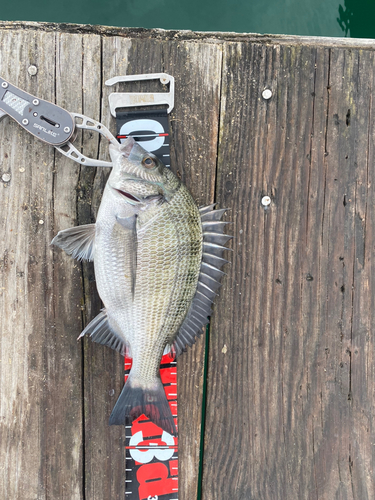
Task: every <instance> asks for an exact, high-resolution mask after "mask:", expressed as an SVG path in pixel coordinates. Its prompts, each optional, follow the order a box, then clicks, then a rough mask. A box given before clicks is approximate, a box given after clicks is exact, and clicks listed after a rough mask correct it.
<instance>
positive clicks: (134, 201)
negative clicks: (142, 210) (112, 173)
mask: <svg viewBox="0 0 375 500" xmlns="http://www.w3.org/2000/svg"><path fill="white" fill-rule="evenodd" d="M114 189H115V191H117V192H118V193H120V194H121V195H122V196H124V197H125V198H127V199H128V200H129V201H130V202H132V203H140V202H141V200H140V199H139V198H136V197H135V196H134V195H132V194H130V193H127V192H126V191H122V190H121V189H117V188H114Z"/></svg>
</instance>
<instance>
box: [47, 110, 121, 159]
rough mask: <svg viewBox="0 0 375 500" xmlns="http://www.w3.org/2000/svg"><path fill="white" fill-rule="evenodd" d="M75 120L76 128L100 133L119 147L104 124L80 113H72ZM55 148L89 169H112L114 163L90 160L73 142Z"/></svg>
mask: <svg viewBox="0 0 375 500" xmlns="http://www.w3.org/2000/svg"><path fill="white" fill-rule="evenodd" d="M70 114H71V116H72V117H73V119H74V123H75V126H76V128H80V129H83V130H92V131H94V132H98V133H99V134H101V135H103V136H104V137H105V138H106V139H108V141H109V142H111V143H112V144H115V145H117V146H118V141H117V140H116V138H115V137H114V136H113V135H112V133H111V132H110V131H109V130H108V129H107V127H105V126H104V125H103V124H102V123H100V122H97V121H96V120H93V119H92V118H88V117H87V116H84V115H80V114H78V113H70ZM55 148H56V149H57V150H58V151H60V153H61V154H63V155H64V156H66V157H67V158H70V159H71V160H73V161H76V162H77V163H81V164H82V165H86V166H87V167H109V168H110V167H112V163H111V162H109V161H103V160H95V159H93V158H89V157H88V156H85V155H83V154H82V153H80V152H79V151H78V149H77V148H76V147H74V146H73V144H72V143H71V142H67V143H66V144H64V145H63V146H61V147H57V146H55Z"/></svg>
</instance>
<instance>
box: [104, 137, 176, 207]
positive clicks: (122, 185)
mask: <svg viewBox="0 0 375 500" xmlns="http://www.w3.org/2000/svg"><path fill="white" fill-rule="evenodd" d="M109 153H110V155H111V160H112V165H113V168H112V172H111V175H110V176H109V179H108V184H109V186H110V187H111V188H112V189H114V190H116V191H117V192H118V193H119V194H122V195H123V196H124V197H125V198H126V201H127V202H128V203H130V204H136V203H147V202H148V201H150V202H151V201H155V199H159V200H160V201H162V202H164V201H169V200H170V199H171V198H172V197H173V195H174V193H175V192H176V191H177V189H178V187H179V185H180V181H179V180H178V179H177V177H176V176H175V175H174V174H173V173H172V172H171V171H170V170H169V169H168V168H167V167H166V166H165V165H164V164H163V163H162V162H161V161H160V160H159V159H158V158H157V157H156V156H155V155H154V154H152V153H149V152H148V151H146V150H145V149H144V148H142V146H140V145H139V144H138V143H137V142H135V140H134V139H133V138H132V137H128V138H127V139H125V141H124V142H123V143H122V144H118V146H117V145H114V144H111V145H110V146H109Z"/></svg>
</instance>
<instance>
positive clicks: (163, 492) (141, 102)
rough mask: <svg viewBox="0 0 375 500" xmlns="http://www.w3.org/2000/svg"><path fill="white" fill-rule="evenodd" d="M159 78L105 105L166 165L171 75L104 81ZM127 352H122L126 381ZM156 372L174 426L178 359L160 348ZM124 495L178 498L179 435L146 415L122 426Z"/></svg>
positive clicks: (147, 499) (133, 499)
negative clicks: (149, 90)
mask: <svg viewBox="0 0 375 500" xmlns="http://www.w3.org/2000/svg"><path fill="white" fill-rule="evenodd" d="M153 79H160V81H161V82H162V83H169V92H168V93H159V94H156V93H154V94H145V93H143V94H139V93H127V94H123V93H115V94H111V95H110V96H109V103H110V109H111V113H112V115H113V116H115V118H116V126H117V136H116V137H117V139H118V140H119V141H120V142H122V140H124V139H126V138H127V137H129V136H132V137H134V139H135V140H136V141H137V142H139V144H140V145H141V146H142V147H143V148H144V149H146V150H147V151H149V152H151V153H153V154H155V155H156V156H157V157H158V158H159V159H160V160H161V161H162V162H163V163H164V165H165V166H167V167H169V166H170V142H169V121H168V113H169V112H170V111H171V110H172V108H173V104H174V95H173V94H174V80H173V77H171V76H169V75H165V74H161V75H160V74H158V75H134V76H129V75H128V76H126V77H115V78H112V79H111V80H109V81H108V82H106V84H109V85H113V84H114V83H118V82H121V81H137V80H153ZM154 104H167V105H168V110H167V109H161V110H150V109H148V110H141V111H139V110H137V111H128V110H127V111H119V109H120V108H128V107H129V106H150V105H154ZM131 366H132V358H130V357H129V356H127V355H126V356H125V382H126V380H127V378H128V376H129V373H130V369H131ZM160 377H161V381H162V383H163V387H164V390H165V393H166V396H167V400H168V402H169V406H170V409H171V412H172V415H173V418H174V423H175V426H176V429H177V428H178V427H177V363H176V360H175V357H174V354H172V353H170V354H164V355H163V357H162V359H161V364H160ZM125 436H126V440H125V443H126V444H125V446H126V479H125V481H126V485H125V498H126V500H178V437H177V436H172V434H169V433H168V432H166V431H164V430H163V429H161V428H160V427H158V426H157V425H156V424H154V423H153V422H151V421H150V420H149V419H148V418H147V417H146V416H145V415H141V416H140V417H138V418H137V419H136V420H134V421H133V423H132V425H126V426H125Z"/></svg>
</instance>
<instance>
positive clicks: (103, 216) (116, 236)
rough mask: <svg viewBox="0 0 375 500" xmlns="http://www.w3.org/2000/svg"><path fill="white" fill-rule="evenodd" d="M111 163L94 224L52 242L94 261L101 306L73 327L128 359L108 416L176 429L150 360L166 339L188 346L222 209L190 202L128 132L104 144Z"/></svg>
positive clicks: (207, 290) (208, 285) (202, 307)
mask: <svg viewBox="0 0 375 500" xmlns="http://www.w3.org/2000/svg"><path fill="white" fill-rule="evenodd" d="M110 154H111V159H112V164H113V169H112V171H111V174H110V176H109V179H108V182H107V184H106V186H105V190H104V193H103V198H102V202H101V205H100V208H99V212H98V216H97V221H96V223H95V224H89V225H84V226H78V227H74V228H70V229H65V230H63V231H60V232H59V233H58V234H57V236H56V237H55V238H54V239H53V241H52V244H54V245H57V246H59V247H60V248H62V249H63V250H65V251H66V252H67V253H68V254H69V255H72V256H73V257H74V258H77V259H79V260H82V259H87V260H93V261H94V268H95V277H96V283H97V288H98V292H99V295H100V298H101V299H102V301H103V303H104V306H105V308H104V309H103V310H102V311H101V312H100V313H99V315H98V316H97V317H96V318H94V319H93V320H92V321H91V323H89V325H88V326H87V327H86V328H85V330H84V331H83V332H82V333H81V335H80V337H82V336H84V335H85V334H89V335H90V337H91V338H92V340H94V341H95V342H98V343H100V344H104V345H107V346H109V347H111V348H113V349H116V350H117V351H119V352H120V353H121V354H123V355H124V353H125V349H126V348H127V349H128V350H129V353H130V355H131V357H132V358H133V364H132V369H131V371H130V374H129V377H128V380H127V382H126V384H125V385H124V388H123V390H122V392H121V394H120V396H119V398H118V400H117V403H116V405H115V407H114V409H113V411H112V414H111V416H110V419H109V423H110V425H113V424H117V425H123V424H125V423H126V422H132V421H133V420H134V419H136V418H137V417H139V416H140V415H142V414H144V415H146V416H147V417H149V418H150V419H151V420H152V421H153V422H154V423H155V424H157V425H159V426H160V427H161V428H162V429H164V430H166V431H167V432H169V433H171V434H175V432H176V429H175V425H174V421H173V417H172V414H171V411H170V408H169V404H168V401H167V398H166V396H165V393H164V389H163V385H162V383H161V380H160V375H159V367H160V360H161V357H162V355H163V352H164V350H165V349H166V348H168V346H171V347H172V348H173V349H174V350H175V351H176V353H177V355H178V354H180V353H181V352H182V351H183V350H184V349H185V347H186V346H189V345H192V344H193V343H194V342H195V340H196V336H197V335H198V334H200V333H201V332H202V326H204V325H205V324H207V322H208V319H207V318H208V316H209V315H210V314H211V305H212V301H213V299H214V297H215V296H216V291H217V289H218V288H219V286H220V279H221V277H222V275H223V274H224V273H223V272H222V271H221V268H222V266H223V265H224V264H225V263H226V262H227V261H226V260H225V259H223V252H224V251H225V249H226V248H225V247H224V246H223V245H225V243H226V242H227V241H228V240H229V239H230V238H231V237H230V236H228V235H226V234H224V227H225V224H226V222H223V221H221V220H220V219H221V217H222V215H223V214H224V212H225V210H214V206H213V205H211V206H207V207H202V208H198V207H197V205H196V204H195V202H194V200H193V198H192V196H191V195H190V193H189V191H188V190H187V189H186V187H185V186H184V185H183V184H182V183H181V181H180V180H179V179H178V178H177V177H176V176H175V175H174V174H173V173H172V172H171V171H170V170H169V169H168V168H166V167H165V166H164V165H163V164H162V163H161V162H160V161H159V160H158V159H157V158H156V157H155V156H154V155H152V154H151V153H148V152H147V151H145V150H144V149H143V148H142V147H141V146H140V145H139V144H137V143H136V142H135V141H134V139H132V138H128V139H126V140H125V142H124V143H123V144H119V145H118V146H115V145H110Z"/></svg>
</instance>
